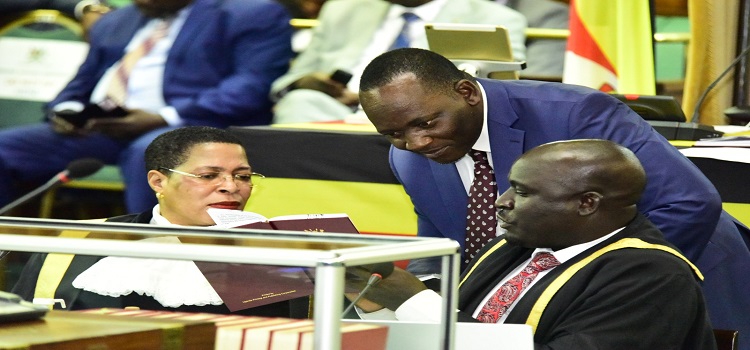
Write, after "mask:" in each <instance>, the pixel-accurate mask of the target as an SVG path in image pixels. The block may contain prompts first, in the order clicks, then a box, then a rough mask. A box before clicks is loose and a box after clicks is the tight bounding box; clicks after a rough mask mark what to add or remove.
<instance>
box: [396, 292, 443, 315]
mask: <svg viewBox="0 0 750 350" xmlns="http://www.w3.org/2000/svg"><path fill="white" fill-rule="evenodd" d="M442 305H443V298H442V297H441V296H440V294H438V293H435V291H433V290H430V289H425V290H423V291H421V292H419V293H417V294H415V295H414V296H413V297H411V298H409V299H407V300H406V301H405V302H404V303H403V304H401V306H399V307H398V309H396V312H395V313H396V318H397V319H398V320H399V321H410V322H440V320H441V316H442V310H443V308H442V307H441V306H442Z"/></svg>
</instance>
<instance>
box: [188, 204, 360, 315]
mask: <svg viewBox="0 0 750 350" xmlns="http://www.w3.org/2000/svg"><path fill="white" fill-rule="evenodd" d="M208 214H209V215H210V216H211V218H213V219H214V222H216V224H217V226H219V227H226V228H252V229H268V230H288V231H306V232H339V233H359V231H357V228H356V227H354V224H353V223H352V221H351V220H350V219H349V216H347V215H346V214H303V215H287V216H279V217H274V218H271V219H268V218H266V217H265V216H263V215H260V214H257V213H253V212H247V211H239V210H226V209H214V208H210V209H208ZM195 264H196V265H197V266H198V269H200V270H201V272H202V273H203V275H204V276H205V277H206V280H208V283H210V284H211V287H213V288H214V290H215V291H216V293H217V294H219V297H221V300H222V301H224V304H225V305H226V306H227V307H228V308H229V310H230V311H238V310H243V309H248V308H251V307H256V306H261V305H266V304H270V303H276V302H280V301H285V300H289V299H294V298H299V297H304V296H308V295H311V294H312V293H313V291H314V284H313V281H312V275H313V274H314V271H313V270H307V268H303V267H289V266H272V265H251V264H227V263H213V262H198V261H196V262H195Z"/></svg>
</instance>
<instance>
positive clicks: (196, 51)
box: [0, 0, 293, 212]
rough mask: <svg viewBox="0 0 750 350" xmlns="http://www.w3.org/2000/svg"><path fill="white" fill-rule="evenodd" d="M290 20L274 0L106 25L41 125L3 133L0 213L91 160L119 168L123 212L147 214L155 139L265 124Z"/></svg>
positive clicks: (159, 6)
mask: <svg viewBox="0 0 750 350" xmlns="http://www.w3.org/2000/svg"><path fill="white" fill-rule="evenodd" d="M289 20H290V17H289V15H288V13H287V12H286V11H285V10H284V8H283V6H282V5H280V4H278V3H276V2H274V1H272V0H170V1H151V0H134V1H133V4H132V5H128V6H124V7H121V8H118V9H116V10H113V11H111V12H109V13H107V14H106V15H104V16H102V17H101V19H99V20H98V21H97V22H96V23H95V24H94V26H93V27H92V29H91V31H90V33H89V34H90V40H89V44H90V49H89V50H88V55H87V56H86V59H85V60H84V62H83V64H82V65H81V66H80V68H79V69H78V72H77V74H76V75H75V76H74V77H73V79H72V80H71V81H70V82H69V83H68V84H67V85H66V86H65V87H64V88H63V89H62V91H61V92H60V93H59V94H58V95H57V97H56V98H55V99H53V100H52V101H51V102H50V103H49V104H48V105H47V108H46V117H47V122H46V123H37V124H34V125H27V126H23V127H16V128H8V129H3V130H0V176H2V177H3V178H4V179H5V181H4V185H0V206H2V205H4V204H6V203H9V202H10V201H11V200H12V199H13V198H15V197H16V190H17V188H16V187H17V185H18V184H19V183H23V184H32V185H33V184H36V183H39V182H41V181H46V180H47V179H48V178H50V177H51V176H52V175H54V174H56V173H57V172H58V171H60V169H64V168H65V166H66V165H67V164H68V163H69V162H70V161H71V160H74V159H78V158H87V157H93V158H97V159H99V160H101V161H102V162H104V163H106V164H112V165H118V166H119V168H120V170H121V172H122V177H123V179H124V182H125V192H124V195H125V206H126V210H127V211H128V212H141V211H144V210H146V209H148V208H151V207H152V206H153V205H154V204H155V203H156V201H155V199H154V196H153V194H152V192H151V189H150V188H149V186H148V184H147V183H146V181H145V178H144V177H143V173H142V171H141V170H142V169H143V167H144V161H143V154H144V150H145V148H146V146H147V145H148V144H149V143H150V142H151V141H152V140H153V139H154V138H155V137H156V136H158V135H159V134H162V133H164V132H166V131H168V130H172V129H175V128H177V127H181V126H188V125H206V126H213V127H219V128H225V127H228V126H230V125H267V124H269V123H270V122H271V117H272V112H271V107H272V102H271V101H270V99H269V90H270V86H271V82H273V80H274V79H276V78H278V77H279V76H281V74H283V73H284V72H286V70H287V68H288V66H289V61H290V60H291V58H292V57H293V53H292V50H291V34H292V28H291V26H290V25H289ZM39 117H40V118H39V119H40V120H41V119H42V118H41V117H42V116H41V115H40V116H39Z"/></svg>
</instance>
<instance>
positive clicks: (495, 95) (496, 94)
mask: <svg viewBox="0 0 750 350" xmlns="http://www.w3.org/2000/svg"><path fill="white" fill-rule="evenodd" d="M480 83H481V84H482V87H483V88H484V91H485V95H486V96H487V101H485V103H486V104H487V105H488V108H487V129H488V131H489V135H490V148H491V150H492V163H493V169H494V170H495V180H496V181H497V190H498V191H499V192H500V193H503V192H504V191H505V190H506V189H507V188H508V187H509V186H510V184H509V183H508V180H507V176H508V173H510V167H511V166H512V165H513V162H515V161H516V159H518V157H520V156H521V154H523V150H524V137H525V136H526V132H524V131H523V130H518V129H513V128H512V127H511V125H513V123H515V121H516V120H518V115H516V113H515V112H514V111H513V109H512V108H511V106H510V101H509V100H508V94H507V93H506V92H505V89H504V88H503V87H502V86H501V85H499V84H498V83H497V82H492V81H490V80H480Z"/></svg>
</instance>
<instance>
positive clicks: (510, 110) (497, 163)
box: [360, 49, 750, 344]
mask: <svg viewBox="0 0 750 350" xmlns="http://www.w3.org/2000/svg"><path fill="white" fill-rule="evenodd" d="M360 101H361V103H362V107H363V109H364V111H365V113H366V114H367V116H368V118H369V119H370V120H371V121H372V122H373V124H374V125H375V127H376V129H377V130H378V132H380V133H381V134H383V135H385V136H386V137H387V138H388V139H389V141H390V142H391V143H392V144H393V147H391V152H390V162H391V167H392V169H393V172H394V174H395V175H396V177H397V178H398V179H399V181H400V182H401V183H402V184H403V185H404V188H405V190H406V192H407V193H408V194H409V196H410V197H411V200H412V202H413V204H414V207H415V211H416V213H417V217H418V235H419V236H423V237H449V238H453V239H455V240H457V241H458V242H460V243H461V245H462V248H463V249H465V248H467V247H465V246H464V241H465V228H466V226H467V216H466V215H467V209H466V207H467V198H468V188H469V186H470V185H471V183H472V181H473V172H472V171H473V161H472V160H471V158H469V156H468V155H467V153H468V152H469V151H470V150H471V149H477V150H480V151H485V152H487V155H488V158H489V159H490V165H491V166H492V167H493V168H494V171H495V179H496V182H497V190H498V191H499V193H502V192H504V191H505V190H506V189H507V188H508V187H509V183H508V181H507V179H506V177H507V175H508V172H509V170H510V167H511V165H512V164H513V162H514V161H515V160H516V159H517V158H518V157H519V156H520V155H521V154H522V153H524V152H525V151H527V150H529V149H532V148H534V147H536V146H538V145H541V144H544V143H548V142H552V141H559V140H569V139H607V140H611V141H614V142H616V143H618V144H621V145H623V146H625V147H627V148H629V149H630V150H631V151H633V153H635V155H636V156H637V157H638V159H639V160H640V162H641V163H642V164H643V167H644V169H645V171H646V175H647V186H646V189H645V191H644V194H643V197H642V198H641V199H640V201H639V202H638V204H637V206H638V208H639V210H640V211H641V212H642V213H643V214H644V215H645V216H646V217H648V219H649V220H651V221H652V222H653V223H654V224H655V225H656V226H657V227H658V228H659V229H660V230H661V231H662V232H663V233H664V236H665V237H666V239H667V240H668V241H669V242H670V243H672V244H674V245H675V246H677V247H678V248H680V250H682V252H683V253H684V254H685V256H687V257H688V258H689V259H691V260H692V261H693V262H694V263H695V264H696V265H697V266H698V268H699V269H700V270H701V272H702V273H703V274H704V276H705V280H704V292H705V293H704V295H705V297H706V301H707V305H708V310H709V314H710V316H711V323H712V324H713V327H714V328H722V329H738V330H740V334H741V335H742V334H745V336H748V335H750V313H748V312H747V310H750V298H748V297H747V293H748V291H750V282H749V280H748V279H747V278H745V277H746V276H748V275H750V251H749V250H748V246H747V243H746V240H747V239H748V237H750V232H748V229H747V228H746V227H745V226H743V225H742V224H740V223H739V222H737V221H736V220H734V219H733V218H732V217H731V216H730V215H729V214H727V213H726V212H723V211H722V208H721V198H720V197H719V194H718V192H717V191H716V189H715V188H714V186H713V185H712V184H711V183H710V181H709V180H708V179H707V178H706V177H705V176H704V175H703V174H702V173H701V172H700V170H698V168H697V167H695V166H694V165H693V164H692V163H691V162H690V161H689V160H688V159H687V158H686V157H684V156H683V155H682V154H680V152H679V151H678V150H677V149H675V148H674V147H673V146H672V145H670V144H669V142H668V141H667V140H666V139H664V138H663V137H662V136H661V135H659V134H658V133H657V132H656V131H654V130H653V129H652V128H651V126H650V125H649V124H648V123H647V122H645V121H644V120H642V118H641V117H639V116H638V115H637V114H636V113H634V112H633V111H632V110H630V109H629V108H628V107H627V106H625V105H624V104H622V103H620V102H618V101H617V100H616V99H615V98H613V97H611V96H608V95H607V94H604V93H601V92H597V91H594V90H591V89H588V88H583V87H579V86H574V85H565V84H557V83H543V82H534V81H499V80H486V79H474V78H473V77H470V76H468V75H467V74H465V73H464V72H461V71H459V70H458V69H457V68H456V67H455V66H454V65H453V64H452V63H451V62H450V61H448V60H447V59H445V58H444V57H442V56H440V55H437V54H435V53H432V52H430V51H425V50H419V49H402V50H395V51H391V52H388V53H385V54H383V55H381V56H379V57H378V58H376V59H375V60H373V61H372V62H371V63H370V64H369V65H368V67H367V68H366V69H365V72H364V73H363V75H362V80H361V83H360ZM548 171H550V172H554V171H555V169H548ZM493 235H495V233H493ZM743 236H744V237H743ZM464 254H466V253H464ZM438 267H439V265H436V264H434V260H432V261H430V260H422V261H415V262H412V264H410V266H409V270H410V271H411V272H413V273H418V274H421V273H433V272H436V271H438ZM644 326H645V325H644ZM740 343H745V344H750V338H748V341H745V342H743V341H741V342H740Z"/></svg>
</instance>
